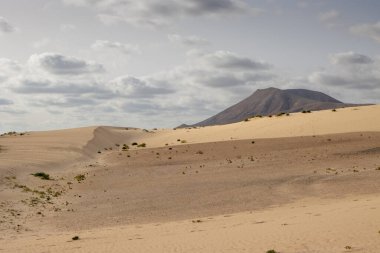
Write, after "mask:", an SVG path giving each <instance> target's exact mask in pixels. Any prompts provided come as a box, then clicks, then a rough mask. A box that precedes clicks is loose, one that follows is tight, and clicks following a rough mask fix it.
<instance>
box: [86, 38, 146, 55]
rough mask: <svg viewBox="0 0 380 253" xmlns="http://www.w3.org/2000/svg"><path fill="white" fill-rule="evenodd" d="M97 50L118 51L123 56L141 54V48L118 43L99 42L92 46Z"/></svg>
mask: <svg viewBox="0 0 380 253" xmlns="http://www.w3.org/2000/svg"><path fill="white" fill-rule="evenodd" d="M91 48H92V49H95V50H105V49H108V50H117V51H119V52H121V53H123V54H133V53H140V48H139V46H137V45H131V44H124V43H120V42H116V41H108V40H97V41H95V42H94V43H93V44H92V45H91Z"/></svg>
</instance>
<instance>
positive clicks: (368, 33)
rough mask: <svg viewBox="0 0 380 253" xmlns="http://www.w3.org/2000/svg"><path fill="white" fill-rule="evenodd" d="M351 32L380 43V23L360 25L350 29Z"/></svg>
mask: <svg viewBox="0 0 380 253" xmlns="http://www.w3.org/2000/svg"><path fill="white" fill-rule="evenodd" d="M350 32H351V33H353V34H356V35H359V36H364V37H368V38H371V39H373V40H374V41H376V42H378V43H380V21H379V22H377V23H374V24H358V25H354V26H351V27H350Z"/></svg>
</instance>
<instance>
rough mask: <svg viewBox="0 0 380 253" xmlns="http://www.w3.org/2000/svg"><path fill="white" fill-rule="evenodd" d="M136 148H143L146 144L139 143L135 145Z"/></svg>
mask: <svg viewBox="0 0 380 253" xmlns="http://www.w3.org/2000/svg"><path fill="white" fill-rule="evenodd" d="M137 147H138V148H145V147H146V144H145V143H141V144H139V145H137Z"/></svg>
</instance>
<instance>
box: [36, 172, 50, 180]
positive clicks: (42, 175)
mask: <svg viewBox="0 0 380 253" xmlns="http://www.w3.org/2000/svg"><path fill="white" fill-rule="evenodd" d="M32 175H33V176H35V177H39V178H41V179H42V180H50V175H49V174H47V173H45V172H37V173H34V174H32Z"/></svg>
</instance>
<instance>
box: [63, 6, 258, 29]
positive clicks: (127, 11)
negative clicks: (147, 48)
mask: <svg viewBox="0 0 380 253" xmlns="http://www.w3.org/2000/svg"><path fill="white" fill-rule="evenodd" d="M63 2H64V3H66V4H68V5H74V6H90V7H95V8H96V9H97V10H98V11H99V17H100V18H101V20H102V21H103V22H105V23H114V22H127V23H130V24H134V25H145V26H153V27H156V26H162V25H168V24H170V20H173V19H178V18H182V17H194V16H217V17H218V16H225V15H231V14H243V13H245V14H248V13H249V14H258V13H259V12H260V11H259V10H258V9H255V8H253V7H251V6H250V5H248V4H247V3H246V2H245V1H242V0H188V1H183V0H167V1H159V0H140V1H131V0H113V1H109V0H79V1H77V0H63Z"/></svg>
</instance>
